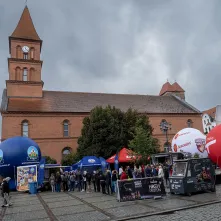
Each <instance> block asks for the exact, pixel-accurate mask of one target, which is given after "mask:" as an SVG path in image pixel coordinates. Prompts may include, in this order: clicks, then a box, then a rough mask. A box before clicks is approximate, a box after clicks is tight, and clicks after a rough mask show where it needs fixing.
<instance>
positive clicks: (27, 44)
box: [6, 6, 44, 98]
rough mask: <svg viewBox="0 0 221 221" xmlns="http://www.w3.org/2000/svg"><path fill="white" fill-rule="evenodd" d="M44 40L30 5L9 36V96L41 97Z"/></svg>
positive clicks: (7, 85)
mask: <svg viewBox="0 0 221 221" xmlns="http://www.w3.org/2000/svg"><path fill="white" fill-rule="evenodd" d="M41 47H42V40H41V39H40V37H39V36H38V34H37V32H36V30H35V27H34V24H33V22H32V18H31V15H30V12H29V9H28V7H27V6H26V7H25V8H24V10H23V13H22V15H21V18H20V20H19V22H18V24H17V27H16V28H15V30H14V32H13V33H12V34H11V36H9V52H10V58H8V71H9V80H6V87H7V96H8V97H22V98H25V97H27V98H41V97H42V95H43V93H42V89H43V84H44V83H43V81H42V80H41V69H42V63H43V62H42V61H41V59H40V54H41Z"/></svg>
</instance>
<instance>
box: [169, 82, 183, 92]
mask: <svg viewBox="0 0 221 221" xmlns="http://www.w3.org/2000/svg"><path fill="white" fill-rule="evenodd" d="M172 87H173V90H174V92H185V91H184V90H183V88H182V87H181V86H180V85H179V84H178V83H177V82H175V83H173V84H172Z"/></svg>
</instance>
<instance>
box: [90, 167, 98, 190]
mask: <svg viewBox="0 0 221 221" xmlns="http://www.w3.org/2000/svg"><path fill="white" fill-rule="evenodd" d="M91 181H92V183H93V187H94V192H97V186H96V181H97V172H96V171H94V172H93V174H92V177H91Z"/></svg>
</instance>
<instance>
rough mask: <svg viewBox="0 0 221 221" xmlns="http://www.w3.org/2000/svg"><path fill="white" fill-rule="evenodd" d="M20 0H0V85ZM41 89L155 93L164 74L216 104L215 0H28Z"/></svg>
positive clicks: (189, 95) (189, 93) (219, 26)
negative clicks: (38, 47) (38, 50)
mask: <svg viewBox="0 0 221 221" xmlns="http://www.w3.org/2000/svg"><path fill="white" fill-rule="evenodd" d="M24 6H25V0H0V77H1V78H0V79H1V81H0V90H1V91H2V89H3V88H4V87H5V80H6V79H8V69H7V68H8V66H7V57H8V56H9V50H8V36H9V35H11V33H12V32H13V30H14V28H15V27H16V25H17V23H18V21H19V18H20V16H21V13H22V11H23V9H24ZM28 7H29V10H30V12H31V16H32V19H33V22H34V24H35V28H36V30H37V32H38V34H39V36H40V37H41V39H42V40H43V50H42V56H41V57H42V59H43V61H44V64H43V72H42V78H43V79H42V80H43V81H44V82H45V84H44V89H46V90H62V91H63V90H66V91H86V92H108V93H135V94H151V95H152V94H153V95H157V94H159V91H160V89H161V86H162V84H163V83H165V82H166V80H167V79H169V81H171V83H173V82H174V81H175V80H176V81H177V82H178V83H179V84H180V85H181V86H182V87H183V88H184V89H185V90H186V100H187V101H188V102H189V103H190V104H192V105H193V106H195V107H196V108H198V109H200V110H205V109H207V108H210V107H213V106H215V105H217V104H220V103H221V101H220V95H221V13H220V11H221V1H220V0H63V1H61V0H37V1H36V0H28Z"/></svg>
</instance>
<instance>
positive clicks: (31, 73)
mask: <svg viewBox="0 0 221 221" xmlns="http://www.w3.org/2000/svg"><path fill="white" fill-rule="evenodd" d="M29 72H30V74H29V81H34V72H35V69H34V68H31V69H30V71H29Z"/></svg>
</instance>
